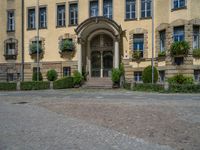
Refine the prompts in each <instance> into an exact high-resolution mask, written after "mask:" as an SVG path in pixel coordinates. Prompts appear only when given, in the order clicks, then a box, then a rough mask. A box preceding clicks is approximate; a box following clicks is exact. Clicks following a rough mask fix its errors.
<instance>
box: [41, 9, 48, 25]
mask: <svg viewBox="0 0 200 150" xmlns="http://www.w3.org/2000/svg"><path fill="white" fill-rule="evenodd" d="M39 27H40V28H46V27H47V11H46V7H42V8H40V10H39Z"/></svg>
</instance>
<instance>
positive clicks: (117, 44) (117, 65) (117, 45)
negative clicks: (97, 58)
mask: <svg viewBox="0 0 200 150" xmlns="http://www.w3.org/2000/svg"><path fill="white" fill-rule="evenodd" d="M114 50H115V52H114V54H115V66H114V67H115V68H119V40H115V49H114Z"/></svg>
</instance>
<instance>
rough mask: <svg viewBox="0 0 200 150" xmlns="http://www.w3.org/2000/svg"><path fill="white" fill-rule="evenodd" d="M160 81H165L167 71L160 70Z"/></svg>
mask: <svg viewBox="0 0 200 150" xmlns="http://www.w3.org/2000/svg"><path fill="white" fill-rule="evenodd" d="M159 82H161V83H163V82H165V71H163V70H162V71H159Z"/></svg>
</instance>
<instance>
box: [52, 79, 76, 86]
mask: <svg viewBox="0 0 200 150" xmlns="http://www.w3.org/2000/svg"><path fill="white" fill-rule="evenodd" d="M73 87H74V80H73V77H64V78H62V79H59V80H56V81H54V82H53V88H54V89H67V88H73Z"/></svg>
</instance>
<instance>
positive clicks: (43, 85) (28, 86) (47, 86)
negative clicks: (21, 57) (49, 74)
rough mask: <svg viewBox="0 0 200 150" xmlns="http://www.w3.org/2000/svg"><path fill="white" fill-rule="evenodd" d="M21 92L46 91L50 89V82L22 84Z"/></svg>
mask: <svg viewBox="0 0 200 150" xmlns="http://www.w3.org/2000/svg"><path fill="white" fill-rule="evenodd" d="M20 86H21V90H45V89H50V82H48V81H27V82H21V85H20Z"/></svg>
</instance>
